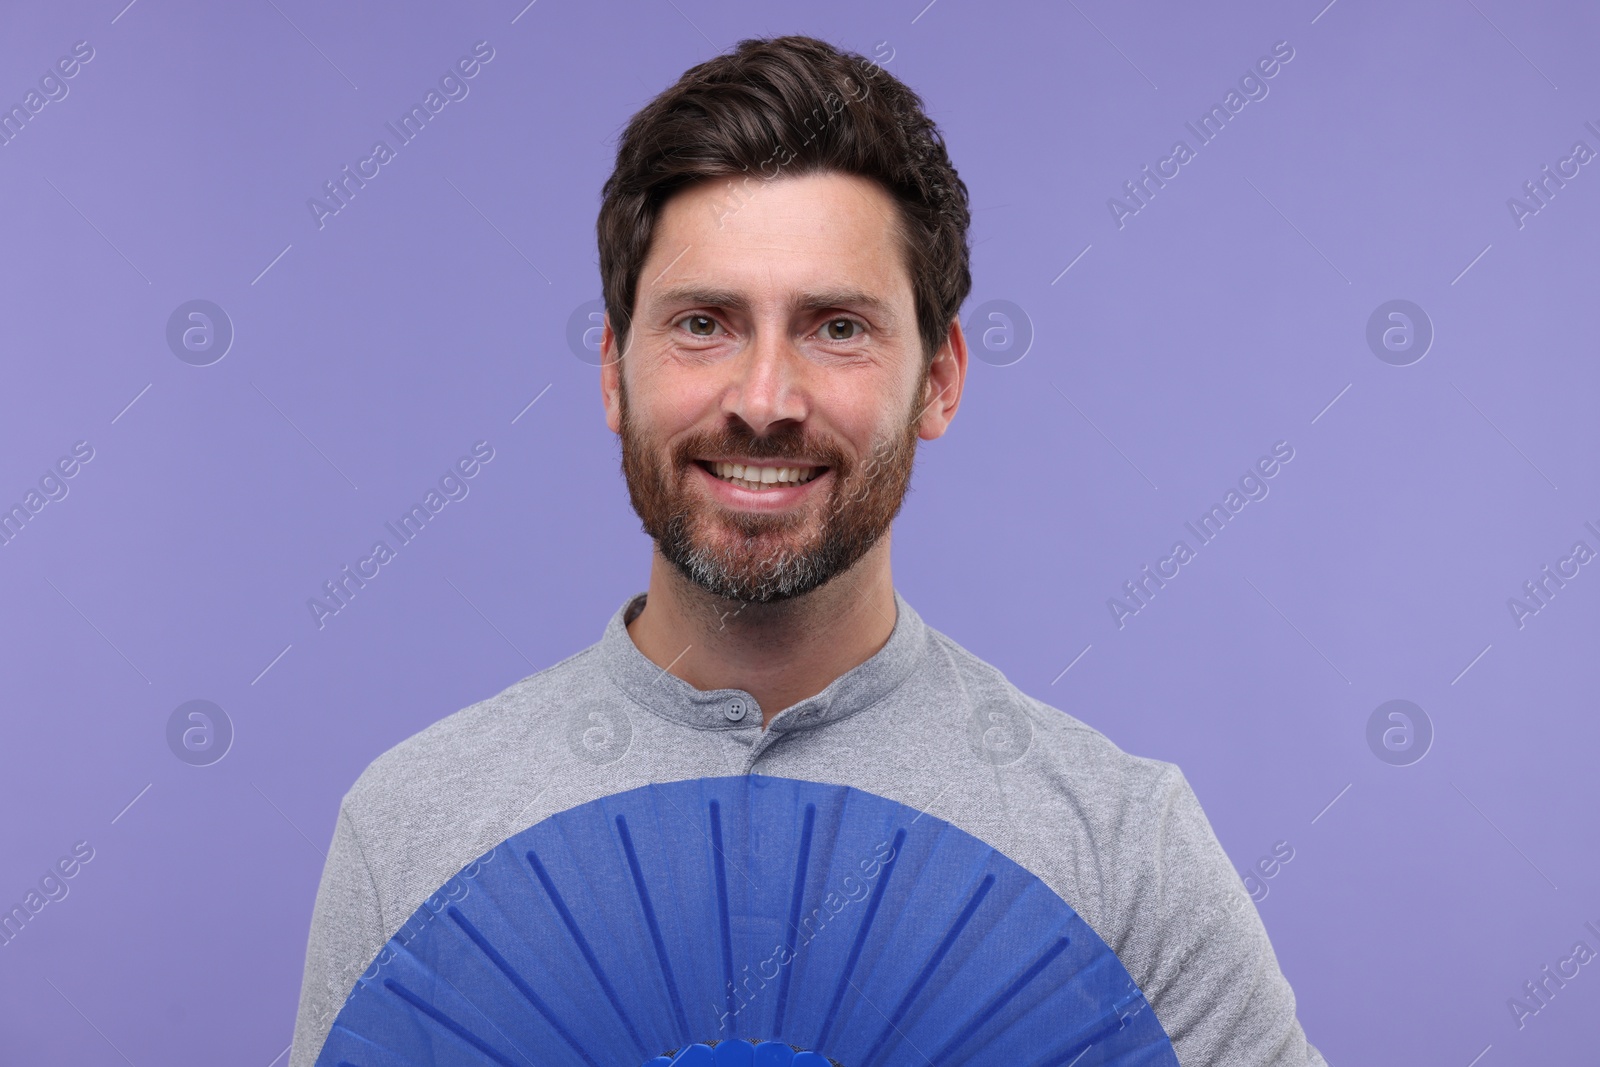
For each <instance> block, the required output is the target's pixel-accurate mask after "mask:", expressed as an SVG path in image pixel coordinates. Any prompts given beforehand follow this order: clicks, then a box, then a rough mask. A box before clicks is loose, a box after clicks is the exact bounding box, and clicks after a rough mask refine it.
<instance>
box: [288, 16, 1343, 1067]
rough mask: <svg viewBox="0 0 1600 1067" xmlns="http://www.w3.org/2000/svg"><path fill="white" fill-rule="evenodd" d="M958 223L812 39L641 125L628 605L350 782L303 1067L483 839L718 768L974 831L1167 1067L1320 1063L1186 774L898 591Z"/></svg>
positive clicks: (643, 116) (310, 973)
mask: <svg viewBox="0 0 1600 1067" xmlns="http://www.w3.org/2000/svg"><path fill="white" fill-rule="evenodd" d="M968 221H969V212H968V206H967V194H966V188H965V186H964V185H963V183H962V182H961V180H960V178H959V177H957V175H956V172H955V170H954V169H953V167H952V166H951V164H950V161H949V158H948V155H947V153H946V150H945V147H944V144H943V140H942V138H941V137H940V135H939V133H938V131H937V129H936V128H935V127H934V125H933V123H932V122H931V121H930V120H929V119H928V118H927V117H926V115H924V114H923V112H922V109H921V101H920V100H919V99H918V98H917V96H916V95H915V94H914V93H912V92H911V91H910V90H909V89H908V88H906V87H905V86H904V85H903V84H901V83H900V82H899V81H898V80H896V79H895V78H893V77H892V76H890V75H888V74H887V73H885V72H884V71H882V70H881V69H879V68H876V67H875V66H874V65H872V64H870V63H868V62H867V61H865V60H864V59H862V58H861V57H859V56H853V55H849V54H845V53H841V52H839V51H838V50H836V49H834V48H833V47H831V46H829V45H827V44H825V43H823V42H821V41H817V40H814V39H811V38H805V37H784V38H778V39H772V40H752V41H745V42H743V43H741V44H740V45H739V46H738V48H737V50H736V51H734V52H733V53H731V54H729V55H725V56H721V57H718V58H716V59H713V60H711V61H709V62H707V63H703V64H701V65H699V66H697V67H694V68H692V69H691V70H689V71H688V72H687V73H685V74H684V76H683V77H682V79H681V80H680V81H679V82H678V84H677V85H675V86H673V87H672V88H670V89H668V90H667V91H666V92H665V93H663V94H662V95H661V96H660V97H658V98H657V99H656V100H654V101H653V102H652V103H651V104H649V105H648V106H647V107H646V108H645V109H644V110H643V111H641V112H640V113H639V114H638V115H636V116H635V117H634V119H633V120H632V122H631V124H630V125H629V126H628V128H627V130H626V131H625V133H624V135H623V137H622V140H621V142H620V144H619V147H618V151H617V163H616V169H615V171H614V173H613V174H612V176H611V178H610V179H609V180H608V181H607V183H606V186H605V197H604V203H603V206H602V208H601V212H600V218H599V223H598V231H599V243H600V269H601V277H602V283H603V287H604V296H605V304H606V307H607V322H606V326H605V330H604V334H603V338H602V355H603V357H604V358H603V366H602V370H601V382H600V384H601V393H602V397H603V399H604V404H605V410H606V419H607V423H608V425H609V426H610V427H611V429H612V430H613V431H614V432H616V433H617V434H619V436H620V440H621V450H622V467H623V472H624V474H625V477H626V481H627V486H628V491H629V494H630V496H631V498H632V502H633V506H634V509H635V510H636V511H637V512H638V514H639V516H640V518H641V520H642V522H643V526H644V529H645V531H646V532H647V533H648V534H649V535H650V537H651V538H652V539H653V540H654V541H655V552H654V555H653V557H652V560H651V569H650V581H649V588H648V590H647V592H646V593H645V594H643V595H640V596H636V597H633V598H631V599H630V600H629V601H628V602H627V603H626V604H624V605H622V606H621V607H620V608H619V609H618V610H617V611H616V613H615V614H614V615H613V616H612V618H611V621H610V624H609V625H608V626H607V628H606V630H605V632H604V635H603V637H602V638H601V640H600V641H599V642H598V643H597V644H595V645H593V646H591V647H590V648H588V649H585V650H584V651H582V652H579V653H578V654H576V655H574V656H572V657H571V658H569V659H567V660H564V661H562V662H561V663H558V664H556V665H555V666H553V667H550V668H548V669H547V670H545V671H542V672H540V673H538V674H535V675H533V676H531V677H529V678H525V679H523V680H522V681H521V682H518V683H517V684H515V685H513V686H511V687H510V688H508V689H506V690H505V691H504V692H502V693H500V694H498V695H496V696H494V697H492V698H490V699H488V700H486V701H483V702H482V703H479V704H476V705H473V706H472V707H469V708H466V709H464V710H463V711H460V712H458V713H457V714H455V715H452V716H450V717H448V718H446V719H444V720H443V721H441V722H439V723H436V724H435V725H434V726H432V727H430V728H429V729H427V730H425V731H423V732H422V733H420V734H418V735H417V736H415V737H413V738H411V739H410V740H408V741H406V742H404V743H402V744H401V745H399V746H397V747H396V748H394V749H393V750H391V751H390V752H388V753H386V754H384V755H383V756H381V757H379V758H378V759H377V760H376V761H374V762H373V763H372V765H371V766H370V767H369V768H368V769H367V770H366V772H365V773H363V774H362V776H361V778H360V779H359V780H358V781H357V782H356V784H355V785H354V787H352V788H351V790H350V791H349V793H348V794H347V795H346V797H345V799H344V801H343V803H342V805H341V807H340V811H339V817H338V821H337V825H336V829H335V832H334V837H333V842H332V845H331V848H330V851H329V856H328V864H327V868H326V870H325V871H324V874H323V879H322V884H321V887H320V889H319V891H318V894H317V903H316V911H315V917H314V919H313V923H312V930H311V938H310V944H309V948H308V951H307V958H306V969H305V981H304V986H303V988H302V993H301V1002H300V1012H299V1017H298V1020H297V1024H296V1029H295V1042H294V1046H293V1054H292V1056H291V1064H292V1067H309V1065H311V1064H312V1063H313V1062H314V1061H315V1060H316V1058H317V1056H318V1053H319V1050H320V1049H321V1048H322V1045H323V1042H324V1040H325V1039H326V1037H327V1034H328V1032H329V1028H330V1026H331V1025H332V1023H333V1020H334V1017H335V1016H336V1015H337V1014H338V1013H339V1011H340V1008H341V1006H342V1005H343V1004H344V1003H345V1001H346V998H347V996H349V995H350V994H351V990H352V986H353V985H354V984H355V983H356V980H357V977H358V976H359V975H361V973H362V972H363V970H364V969H366V968H368V966H369V964H372V965H373V966H374V967H377V966H378V965H379V964H381V963H382V962H383V961H384V960H385V959H387V958H388V956H387V955H385V954H386V953H389V952H390V951H391V950H390V949H388V948H385V943H386V941H389V939H390V938H391V937H393V938H395V939H396V940H397V941H399V942H401V943H404V942H405V941H406V940H407V939H408V938H409V937H410V936H412V935H411V934H410V933H409V932H408V931H407V930H405V929H404V926H405V924H406V923H407V921H408V916H412V915H413V913H416V914H418V915H426V913H425V912H424V911H422V910H420V906H421V905H422V904H423V903H424V901H425V900H428V899H429V898H430V896H431V895H433V894H435V893H436V892H437V891H439V889H440V886H441V885H445V884H447V882H450V881H452V880H453V879H454V878H455V876H456V875H457V873H458V872H461V871H462V869H463V867H464V866H466V865H468V864H469V862H470V861H473V860H474V858H475V857H478V856H479V855H480V854H482V853H484V852H485V850H487V849H489V848H491V846H494V845H496V843H497V842H502V841H504V840H506V839H507V838H508V837H510V836H512V835H514V834H517V833H518V832H519V831H523V830H525V829H527V828H529V827H532V826H534V825H535V824H538V823H540V822H541V821H542V820H545V819H548V818H550V817H552V816H553V815H555V814H557V813H561V812H566V811H569V810H571V809H573V808H575V807H576V806H578V805H582V804H585V803H588V802H590V801H594V800H597V799H598V798H603V797H607V796H614V795H616V794H620V793H623V792H624V791H627V790H631V789H635V788H637V787H640V786H644V785H648V784H650V783H667V782H676V781H682V780H685V779H698V778H715V777H719V776H729V775H751V776H770V777H773V778H784V779H792V780H801V781H809V782H817V783H838V784H842V785H847V786H850V787H853V788H855V789H858V790H862V791H865V792H867V793H870V794H873V795H875V796H876V797H882V798H888V799H889V800H891V801H895V802H898V803H899V804H903V805H905V806H906V807H907V808H910V809H916V810H917V811H923V810H926V811H927V813H928V814H929V815H931V816H934V817H936V818H937V819H940V820H945V821H946V822H948V823H949V824H950V825H952V826H954V827H957V828H959V829H960V830H961V831H963V832H964V833H965V834H969V835H972V836H973V837H976V838H979V839H981V840H982V841H985V842H988V843H989V844H990V845H992V846H993V847H994V848H996V849H998V850H1000V851H1001V852H1002V853H1004V855H1006V856H1008V857H1009V858H1010V859H1011V860H1014V861H1015V862H1016V863H1017V864H1019V865H1020V866H1021V867H1022V868H1024V869H1025V870H1026V871H1028V872H1031V875H1032V876H1037V878H1039V879H1042V880H1043V882H1044V883H1045V884H1046V885H1047V886H1048V887H1049V889H1050V890H1051V891H1053V892H1054V893H1055V894H1057V895H1059V897H1060V898H1061V900H1064V901H1065V902H1066V903H1067V904H1068V905H1070V907H1071V908H1072V909H1073V910H1075V911H1076V913H1077V915H1078V916H1080V917H1081V918H1082V919H1083V920H1084V921H1086V922H1087V923H1088V924H1089V926H1090V927H1091V928H1092V930H1093V931H1094V932H1095V933H1097V934H1098V935H1099V937H1100V938H1101V939H1103V940H1104V942H1105V943H1106V945H1107V946H1109V948H1110V949H1111V950H1112V951H1113V952H1115V954H1116V957H1117V958H1118V959H1119V960H1120V962H1121V965H1122V966H1123V967H1125V968H1126V970H1127V973H1128V975H1129V976H1130V977H1131V979H1132V981H1133V982H1134V983H1137V986H1138V990H1139V991H1142V993H1143V996H1144V998H1146V999H1147V1000H1148V1003H1149V1005H1150V1006H1151V1007H1152V1008H1153V1009H1154V1013H1155V1016H1156V1017H1157V1019H1158V1020H1159V1023H1160V1025H1161V1027H1163V1028H1164V1030H1165V1034H1166V1037H1167V1038H1169V1039H1170V1041H1171V1047H1172V1050H1173V1051H1174V1052H1175V1053H1176V1056H1177V1059H1178V1061H1179V1062H1180V1063H1181V1064H1182V1065H1183V1067H1196V1065H1202V1064H1207V1065H1210V1064H1215V1065H1224V1064H1225V1065H1227V1067H1246V1065H1266V1064H1273V1065H1288V1064H1294V1065H1296V1067H1299V1065H1302V1064H1321V1063H1323V1062H1324V1061H1323V1060H1322V1057H1321V1056H1320V1055H1319V1054H1318V1053H1317V1051H1316V1050H1315V1049H1314V1048H1312V1047H1311V1046H1310V1045H1309V1044H1308V1043H1307V1041H1306V1038H1305V1035H1304V1033H1303V1031H1302V1029H1301V1027H1300V1025H1299V1023H1298V1022H1297V1020H1296V1018H1295V1002H1294V996H1293V993H1292V992H1291V991H1290V989H1289V986H1288V984H1287V982H1286V981H1285V980H1284V978H1283V976H1282V974H1281V973H1280V971H1279V968H1278V965H1277V962H1276V959H1275V957H1274V955H1273V951H1272V947H1271V945H1270V943H1269V941H1268V939H1267V936H1266V933H1265V931H1264V929H1263V927H1262V924H1261V921H1260V919H1259V917H1258V915H1257V913H1256V911H1255V909H1254V906H1253V904H1252V903H1251V902H1250V900H1249V899H1248V896H1247V895H1246V894H1245V892H1244V890H1243V887H1242V885H1241V884H1240V882H1239V878H1238V876H1237V875H1236V874H1235V872H1234V870H1233V868H1232V866H1231V865H1230V863H1229V861H1228V859H1227V857H1226V856H1225V855H1224V853H1223V851H1222V849H1221V847H1220V846H1219V845H1218V843H1217V840H1216V838H1215V836H1214V835H1213V834H1212V831H1211V828H1210V826H1209V824H1208V823H1207V821H1206V818H1205V815H1204V814H1203V813H1202V811H1201V809H1200V806H1199V803H1198V801H1197V800H1196V798H1195V796H1194V794H1193V792H1192V791H1191V790H1190V788H1189V786H1188V784H1187V783H1186V782H1185V780H1184V778H1183V776H1182V774H1181V773H1180V772H1179V770H1178V769H1177V768H1176V767H1175V766H1172V765H1170V764H1165V763H1160V762H1156V761H1153V760H1145V759H1139V758H1136V757H1133V756H1129V755H1127V754H1125V753H1123V752H1122V751H1120V750H1119V749H1117V748H1116V747H1115V746H1114V745H1113V744H1112V743H1111V742H1110V741H1108V740H1107V739H1106V738H1105V737H1103V736H1102V735H1101V734H1099V733H1098V732H1096V731H1095V730H1093V729H1091V728H1090V727H1088V726H1086V725H1084V724H1083V723H1081V722H1078V721H1077V720H1075V719H1073V718H1071V717H1070V716H1067V715H1065V714H1064V713H1062V712H1060V711H1058V710H1056V709H1053V708H1050V707H1048V706H1046V705H1044V704H1042V703H1040V702H1039V701H1037V700H1034V699H1033V698H1031V697H1028V696H1026V695H1025V694H1023V693H1021V692H1019V691H1018V690H1017V689H1016V688H1015V687H1014V686H1012V685H1011V684H1010V683H1009V682H1008V681H1007V680H1006V679H1005V678H1004V676H1002V675H1001V674H1000V673H999V672H998V671H997V670H995V669H994V668H993V667H990V666H989V665H987V664H985V663H984V662H982V661H981V660H979V659H978V658H977V657H975V656H973V655H972V654H971V653H969V652H967V651H965V650H964V649H962V648H961V647H960V646H958V645H956V644H955V642H953V641H951V640H950V639H949V638H947V637H945V636H943V635H942V634H940V633H938V632H937V631H935V630H933V629H932V628H930V627H929V626H928V625H927V624H926V623H924V622H923V621H922V620H921V618H920V617H919V616H918V615H917V614H916V612H914V611H913V610H912V609H911V607H910V605H908V604H907V603H906V601H905V600H904V599H903V598H902V597H901V596H900V595H899V594H898V593H897V592H896V591H895V588H894V584H893V581H892V578H891V573H890V560H889V553H890V536H889V534H890V524H891V522H892V520H893V518H894V517H895V515H896V514H897V512H898V511H899V508H900V505H901V501H902V499H903V497H904V494H905V492H906V489H907V487H908V484H909V481H910V476H911V468H912V459H913V456H914V453H915V449H916V447H917V441H918V440H919V439H921V440H932V439H934V438H937V437H939V436H941V435H942V434H943V433H944V432H945V430H946V429H947V428H948V427H949V425H950V422H951V420H952V419H953V418H954V416H955V413H956V410H957V407H958V405H959V403H960V400H961V393H962V388H963V385H964V382H965V376H966V369H967V346H966V340H965V338H964V337H963V336H962V331H961V326H960V322H959V318H958V312H959V308H960V305H961V303H962V301H963V300H964V299H965V298H966V296H967V294H968V291H969V289H970V286H971V281H970V274H969V270H968V246H967V226H968ZM630 847H631V846H630ZM629 854H630V856H631V855H632V853H631V852H630V853H629ZM514 862H515V861H514ZM469 873H470V872H469ZM541 877H543V875H542V874H541ZM636 877H637V875H636ZM530 884H531V883H530ZM547 888H548V887H547ZM671 905H672V902H671V901H668V902H666V903H665V904H660V902H658V906H662V907H668V908H670V907H671ZM439 910H442V909H439ZM563 914H565V913H563ZM652 921H654V920H652ZM652 928H653V927H652ZM380 950H382V951H380ZM841 988H842V986H841ZM607 990H608V993H609V991H610V987H609V986H608V987H607ZM353 999H354V998H352V1001H353ZM618 1007H619V1008H620V1007H621V1005H618ZM727 1036H728V1035H727V1034H726V1033H724V1034H718V1033H707V1034H699V1035H693V1034H691V1035H685V1037H686V1038H695V1039H697V1040H698V1039H717V1038H719V1037H724V1038H725V1037H727ZM851 1067H854V1065H851Z"/></svg>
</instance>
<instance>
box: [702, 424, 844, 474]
mask: <svg viewBox="0 0 1600 1067" xmlns="http://www.w3.org/2000/svg"><path fill="white" fill-rule="evenodd" d="M726 455H736V456H747V457H749V458H750V459H782V460H789V461H792V462H794V463H796V464H806V465H810V466H817V467H828V468H830V469H832V470H833V471H835V472H836V473H840V474H842V473H845V472H847V471H848V470H849V467H850V457H849V455H848V454H847V453H846V452H845V450H844V449H842V448H840V447H839V446H838V445H837V444H835V443H833V442H832V441H828V440H824V439H819V438H816V437H815V436H812V435H808V434H807V433H806V432H805V431H804V430H802V429H800V428H799V427H797V426H796V427H791V428H789V429H785V430H779V431H777V432H776V433H772V434H768V435H767V436H765V437H757V436H755V435H754V434H752V433H749V432H748V431H745V430H740V429H737V428H734V427H725V428H723V429H722V430H720V431H708V432H705V433H700V434H696V435H694V436H693V437H688V438H685V439H683V440H682V441H679V442H678V443H677V444H676V445H674V446H673V448H672V457H671V458H672V465H673V467H674V468H675V469H679V470H681V469H682V468H684V467H686V466H687V465H688V464H690V463H693V462H695V461H696V460H697V459H699V458H701V457H703V456H726Z"/></svg>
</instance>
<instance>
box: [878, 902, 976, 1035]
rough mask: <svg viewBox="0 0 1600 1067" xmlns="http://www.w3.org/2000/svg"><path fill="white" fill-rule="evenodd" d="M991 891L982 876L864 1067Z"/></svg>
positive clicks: (896, 1009) (897, 1009)
mask: <svg viewBox="0 0 1600 1067" xmlns="http://www.w3.org/2000/svg"><path fill="white" fill-rule="evenodd" d="M993 888H994V875H992V874H986V875H984V876H983V881H982V882H979V883H978V888H977V889H976V890H974V891H973V894H972V897H971V899H969V900H968V901H967V905H966V907H964V908H962V909H961V914H960V915H958V916H957V917H956V921H955V922H954V923H952V924H951V926H950V929H949V931H948V932H947V933H946V934H945V935H944V939H943V940H941V941H940V942H939V947H938V948H936V949H934V951H933V955H932V956H930V957H928V962H927V963H926V964H924V965H923V967H922V970H921V971H920V972H918V974H917V978H916V981H914V982H912V983H911V988H910V989H908V990H906V995H905V996H904V997H902V998H901V1000H900V1003H899V1005H898V1006H896V1008H895V1009H894V1012H893V1013H892V1014H890V1016H889V1022H888V1025H886V1026H885V1027H884V1028H883V1033H881V1034H879V1035H878V1040H877V1041H875V1042H873V1044H872V1048H871V1049H870V1050H869V1051H868V1052H867V1054H866V1055H865V1056H863V1057H861V1063H862V1065H863V1067H866V1065H867V1064H870V1063H872V1062H873V1060H874V1059H876V1058H877V1055H878V1052H879V1050H881V1049H882V1048H883V1046H884V1044H885V1043H887V1042H888V1040H889V1033H890V1031H894V1032H896V1033H899V1032H900V1021H901V1020H902V1019H904V1018H905V1015H906V1012H908V1011H910V1010H911V1004H912V1002H913V1001H914V1000H916V999H917V994H919V993H921V992H922V988H923V987H924V986H926V985H927V984H928V980H929V979H930V978H932V977H933V972H934V971H936V970H938V968H939V964H941V963H943V962H944V958H945V956H946V955H948V954H949V952H950V949H951V947H952V946H953V945H954V944H955V943H956V938H958V937H960V936H961V931H962V930H965V929H966V927H967V923H969V922H971V921H972V916H973V915H974V914H976V913H977V911H978V906H979V905H980V904H982V903H983V900H984V898H985V897H987V896H988V895H989V890H991V889H993Z"/></svg>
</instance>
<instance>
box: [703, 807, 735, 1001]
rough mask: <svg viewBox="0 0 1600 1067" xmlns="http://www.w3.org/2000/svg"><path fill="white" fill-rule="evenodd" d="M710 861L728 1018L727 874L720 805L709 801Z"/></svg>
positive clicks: (730, 962) (730, 945) (730, 975)
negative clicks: (714, 875) (723, 855)
mask: <svg viewBox="0 0 1600 1067" xmlns="http://www.w3.org/2000/svg"><path fill="white" fill-rule="evenodd" d="M709 806H710V809H711V860H712V863H713V864H714V865H715V866H716V876H717V919H718V923H719V926H720V927H721V933H722V974H723V977H724V978H725V979H726V980H727V983H728V984H727V987H726V993H725V997H726V1004H727V1008H728V1018H730V1019H731V1018H733V1017H734V1015H736V1014H737V1013H738V1011H737V1009H736V1008H734V1006H733V999H734V997H733V933H732V931H731V930H730V929H729V923H728V872H727V870H726V869H725V866H724V863H723V858H722V805H721V804H720V803H718V802H717V801H716V800H713V801H711V803H710V805H709Z"/></svg>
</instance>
